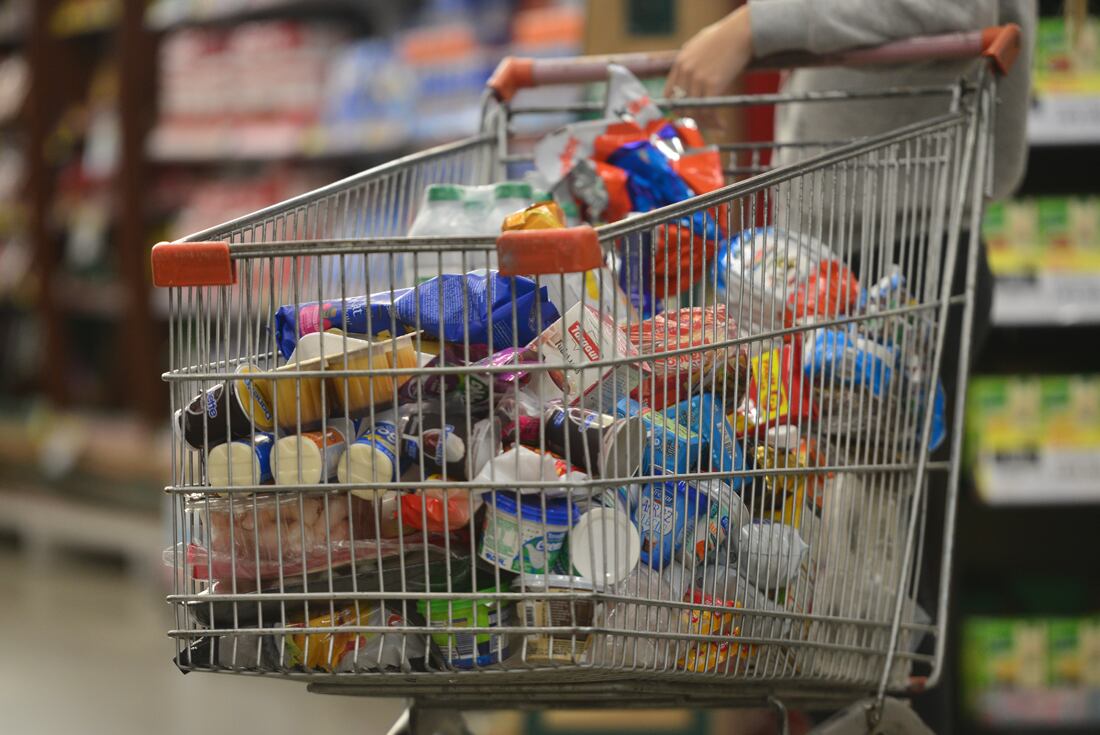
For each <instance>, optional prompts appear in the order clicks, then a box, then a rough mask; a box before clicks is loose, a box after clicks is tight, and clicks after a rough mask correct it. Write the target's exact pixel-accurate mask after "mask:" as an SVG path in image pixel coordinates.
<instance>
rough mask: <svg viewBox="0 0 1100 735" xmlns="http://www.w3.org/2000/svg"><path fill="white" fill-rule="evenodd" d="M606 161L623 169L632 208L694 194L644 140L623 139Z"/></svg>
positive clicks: (651, 206)
mask: <svg viewBox="0 0 1100 735" xmlns="http://www.w3.org/2000/svg"><path fill="white" fill-rule="evenodd" d="M607 162H608V163H610V164H611V165H612V166H618V167H619V168H621V169H623V170H624V171H626V172H627V174H628V178H627V182H626V188H627V192H628V193H629V194H630V201H631V203H632V205H633V207H634V211H635V212H648V211H650V210H651V209H657V208H658V207H663V206H665V205H668V204H675V203H676V202H682V201H684V200H685V199H690V198H691V197H692V196H694V192H692V190H691V188H690V187H688V185H687V183H686V182H685V181H684V180H683V179H682V178H680V175H679V174H678V173H676V172H675V171H674V170H673V169H672V163H671V162H670V161H669V160H668V157H667V156H665V154H664V153H661V151H659V150H658V149H657V148H656V147H654V145H653V144H652V143H650V142H649V141H646V140H639V141H633V142H630V143H625V144H623V145H622V146H620V147H619V149H618V150H616V151H615V152H614V153H612V154H611V155H610V156H608V157H607Z"/></svg>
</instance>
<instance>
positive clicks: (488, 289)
mask: <svg viewBox="0 0 1100 735" xmlns="http://www.w3.org/2000/svg"><path fill="white" fill-rule="evenodd" d="M513 290H514V294H515V316H516V334H514V335H513V334H512V298H513ZM342 306H343V308H341V302H340V300H338V299H337V300H333V301H326V302H324V303H323V304H318V303H317V302H311V303H308V304H302V305H301V306H300V307H298V308H295V306H294V305H293V304H288V305H286V306H280V307H279V309H278V311H276V312H275V338H276V341H277V343H278V346H279V351H280V352H282V354H283V357H286V358H288V359H289V357H290V355H291V353H293V352H294V348H295V346H296V345H297V343H298V338H299V337H301V336H303V335H306V334H312V333H313V332H320V331H324V330H328V329H332V328H333V327H338V328H340V329H343V330H344V331H346V332H351V333H354V334H371V335H377V334H379V333H381V332H390V333H391V334H392V333H395V332H396V333H397V334H403V333H405V332H407V331H411V330H415V329H416V328H417V326H419V328H420V329H422V330H424V337H425V338H426V339H436V340H440V341H444V342H463V341H464V340H465V339H466V337H467V335H468V337H469V342H470V343H471V344H488V343H489V335H490V334H492V345H493V348H494V349H502V348H504V347H516V346H523V345H526V344H527V343H528V342H530V341H531V340H533V339H534V338H535V337H537V336H538V335H539V331H540V328H542V329H545V328H546V327H547V326H549V325H550V324H552V323H554V322H555V321H557V319H558V317H559V316H560V315H559V314H558V310H557V309H556V308H555V307H554V305H553V304H552V303H550V300H549V298H548V296H547V292H546V288H545V287H543V288H541V289H536V288H535V282H534V281H532V280H531V279H530V278H525V277H523V276H516V277H514V278H510V277H505V276H501V275H500V274H499V273H497V271H484V270H481V271H472V272H470V273H466V274H465V275H458V274H450V273H447V274H444V275H442V276H438V277H436V278H431V279H429V280H427V281H425V282H424V283H421V284H420V285H418V286H415V287H413V288H405V289H399V290H397V291H393V292H391V291H381V292H379V293H375V294H372V295H370V296H353V297H350V298H348V299H345V300H344V301H343V302H342ZM540 320H541V321H540ZM368 327H369V329H368Z"/></svg>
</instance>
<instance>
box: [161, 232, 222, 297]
mask: <svg viewBox="0 0 1100 735" xmlns="http://www.w3.org/2000/svg"><path fill="white" fill-rule="evenodd" d="M149 260H150V262H151V264H152V267H153V285H154V286H157V287H158V288H169V287H172V286H232V285H233V284H235V283H236V282H237V269H236V267H235V265H234V263H233V261H232V259H230V257H229V243H227V242H161V243H157V244H156V245H154V246H153V251H152V253H151V254H150V258H149Z"/></svg>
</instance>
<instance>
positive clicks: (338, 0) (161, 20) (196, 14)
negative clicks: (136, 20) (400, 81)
mask: <svg viewBox="0 0 1100 735" xmlns="http://www.w3.org/2000/svg"><path fill="white" fill-rule="evenodd" d="M188 5H189V6H190V7H187V6H188ZM397 5H399V4H397V3H387V2H383V1H381V0H235V1H232V2H231V1H226V2H219V3H184V2H156V3H152V4H150V6H149V9H148V11H147V13H146V18H145V22H146V25H147V26H148V27H149V28H150V29H151V30H154V31H170V30H175V29H178V28H185V27H190V26H216V25H231V24H236V23H243V22H246V21H257V20H269V19H272V18H279V19H286V18H317V17H332V16H343V17H348V18H355V19H359V20H361V21H363V22H370V23H372V24H375V25H381V26H382V27H383V28H385V27H389V25H388V24H387V21H388V20H392V19H396V18H397V17H398V16H399V15H400V13H401V10H400V9H399V8H398V7H397ZM380 13H381V14H383V16H382V21H383V22H382V23H381V24H379V22H378V21H379V14H380Z"/></svg>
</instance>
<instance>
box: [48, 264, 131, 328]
mask: <svg viewBox="0 0 1100 735" xmlns="http://www.w3.org/2000/svg"><path fill="white" fill-rule="evenodd" d="M53 296H54V299H55V300H56V301H57V302H58V304H60V305H62V306H63V307H64V308H65V309H67V310H70V311H72V312H74V313H77V314H80V315H83V316H93V317H99V318H102V319H113V318H115V317H117V316H120V315H122V314H123V313H125V311H126V302H127V297H126V289H125V287H124V286H123V285H122V284H121V283H120V282H118V281H117V280H114V281H98V280H92V279H90V278H82V277H80V276H73V275H70V274H65V273H59V274H57V276H56V277H55V278H54V284H53Z"/></svg>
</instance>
